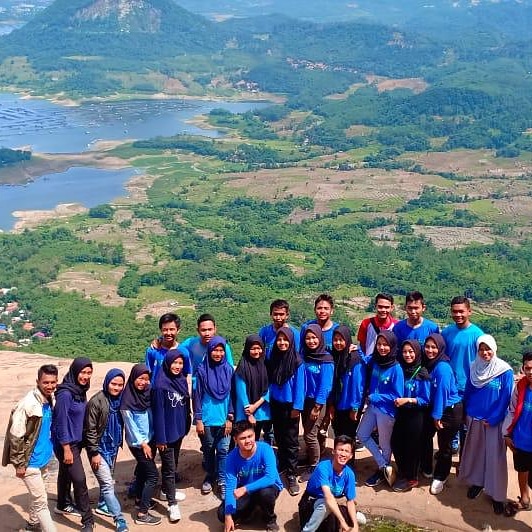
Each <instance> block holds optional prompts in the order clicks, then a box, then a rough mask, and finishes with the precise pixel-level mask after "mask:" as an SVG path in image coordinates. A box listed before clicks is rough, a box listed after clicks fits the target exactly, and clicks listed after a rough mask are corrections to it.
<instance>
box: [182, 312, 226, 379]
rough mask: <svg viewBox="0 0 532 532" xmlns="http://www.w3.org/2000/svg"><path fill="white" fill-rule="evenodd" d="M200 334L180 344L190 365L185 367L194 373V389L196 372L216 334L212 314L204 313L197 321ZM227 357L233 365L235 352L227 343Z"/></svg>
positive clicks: (187, 370)
mask: <svg viewBox="0 0 532 532" xmlns="http://www.w3.org/2000/svg"><path fill="white" fill-rule="evenodd" d="M197 331H198V336H189V337H188V338H185V340H183V341H182V342H181V343H180V344H179V349H180V350H181V351H182V352H183V353H184V354H185V355H186V357H187V359H188V362H187V364H188V367H185V370H186V372H187V373H191V374H192V389H194V388H195V387H196V372H197V370H198V368H199V366H200V364H201V363H202V362H203V359H204V358H205V356H206V355H207V346H208V344H209V342H210V341H211V340H212V338H213V337H214V336H216V335H217V334H218V333H217V329H216V321H215V320H214V316H213V315H212V314H202V315H201V316H200V317H199V318H198V321H197ZM225 358H226V359H227V362H228V363H229V365H230V366H231V367H233V366H234V362H233V352H232V351H231V346H230V345H229V344H228V343H226V344H225Z"/></svg>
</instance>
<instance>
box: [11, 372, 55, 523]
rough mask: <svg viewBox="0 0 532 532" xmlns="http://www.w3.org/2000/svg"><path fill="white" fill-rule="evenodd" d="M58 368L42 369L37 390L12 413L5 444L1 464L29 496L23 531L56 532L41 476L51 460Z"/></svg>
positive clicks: (23, 399) (29, 393)
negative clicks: (21, 483)
mask: <svg viewBox="0 0 532 532" xmlns="http://www.w3.org/2000/svg"><path fill="white" fill-rule="evenodd" d="M57 375H58V371H57V367H56V366H53V365H51V364H46V365H44V366H41V367H40V368H39V370H38V372H37V387H36V388H35V389H34V390H32V391H30V392H28V393H27V394H26V396H25V397H24V398H22V399H21V400H20V401H19V403H18V404H17V406H16V407H15V408H14V410H13V411H12V412H11V416H10V418H9V424H8V427H7V433H6V438H5V443H4V452H3V456H2V465H3V466H7V465H8V464H13V466H14V467H15V473H16V475H17V477H18V478H20V479H22V481H23V482H24V484H25V485H26V488H27V490H28V493H29V495H30V507H29V521H28V522H27V524H26V527H25V529H24V530H27V531H39V530H42V531H43V532H56V530H57V529H56V527H55V523H54V522H53V521H52V516H51V515H50V510H49V509H48V497H47V494H46V487H45V485H44V479H43V473H44V472H45V470H46V466H47V465H48V462H49V461H50V459H51V458H52V453H53V447H52V437H51V430H50V429H51V426H52V409H53V406H54V392H55V389H56V388H57Z"/></svg>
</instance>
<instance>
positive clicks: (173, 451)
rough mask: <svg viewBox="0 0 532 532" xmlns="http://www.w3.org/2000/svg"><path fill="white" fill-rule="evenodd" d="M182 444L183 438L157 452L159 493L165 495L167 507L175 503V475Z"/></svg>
mask: <svg viewBox="0 0 532 532" xmlns="http://www.w3.org/2000/svg"><path fill="white" fill-rule="evenodd" d="M182 443H183V438H181V439H179V440H177V441H176V442H174V443H169V444H167V447H166V449H165V450H164V451H159V456H160V457H161V491H162V492H163V493H166V497H167V500H168V506H171V505H172V504H175V503H176V500H175V473H176V470H177V462H178V460H179V451H180V450H181V444H182Z"/></svg>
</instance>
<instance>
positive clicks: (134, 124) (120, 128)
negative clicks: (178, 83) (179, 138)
mask: <svg viewBox="0 0 532 532" xmlns="http://www.w3.org/2000/svg"><path fill="white" fill-rule="evenodd" d="M266 105H268V104H266V103H264V102H224V101H216V102H213V101H203V100H201V101H200V100H194V101H188V100H187V101H183V100H131V101H122V102H96V103H85V104H82V105H80V106H78V107H65V106H60V105H57V104H54V103H52V102H49V101H46V100H36V99H23V98H20V97H19V96H17V95H14V94H5V93H4V94H0V147H5V148H13V149H15V148H22V147H24V148H26V149H28V148H31V150H32V151H34V152H45V153H79V152H83V151H88V150H90V149H91V146H92V145H93V144H94V143H95V142H96V141H98V140H126V139H147V138H151V137H155V136H158V135H161V136H169V135H176V134H178V133H191V134H199V135H204V136H209V137H219V136H221V135H222V134H221V133H220V132H219V131H216V130H213V129H208V130H204V129H201V128H199V127H198V126H195V125H193V124H190V123H187V121H188V120H190V119H191V118H193V117H195V116H198V115H201V114H207V113H209V112H210V111H211V110H212V109H216V108H222V109H226V110H228V111H231V112H233V113H242V112H245V111H248V110H250V109H257V108H259V107H263V106H266ZM0 172H1V170H0ZM134 173H135V170H134V169H132V168H130V169H126V170H102V169H95V168H71V169H69V170H68V171H66V172H62V173H58V174H48V175H45V176H42V177H40V178H39V179H37V180H35V181H33V182H31V183H28V184H26V185H24V186H11V185H0V229H2V230H4V231H5V230H10V229H11V228H12V227H13V225H14V222H15V219H14V218H13V216H12V215H11V212H12V211H14V210H42V209H51V208H53V207H55V206H56V205H57V204H59V203H81V204H83V205H85V206H86V207H89V208H90V207H94V206H95V205H99V204H101V203H108V202H109V201H111V200H112V199H113V198H116V197H117V196H120V195H123V194H124V192H125V189H124V184H125V183H126V181H127V180H128V179H129V178H130V177H131V176H132V175H133V174H134Z"/></svg>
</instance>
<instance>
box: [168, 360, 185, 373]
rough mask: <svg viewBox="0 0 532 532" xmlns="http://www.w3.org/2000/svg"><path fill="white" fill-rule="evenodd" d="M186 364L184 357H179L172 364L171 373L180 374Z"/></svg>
mask: <svg viewBox="0 0 532 532" xmlns="http://www.w3.org/2000/svg"><path fill="white" fill-rule="evenodd" d="M184 365H185V363H184V361H183V357H177V358H176V359H175V360H174V361H173V362H172V363H171V364H170V373H171V374H172V375H180V374H181V372H182V371H183V366H184Z"/></svg>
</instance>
